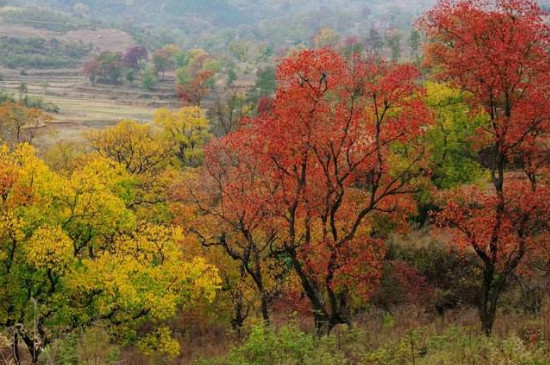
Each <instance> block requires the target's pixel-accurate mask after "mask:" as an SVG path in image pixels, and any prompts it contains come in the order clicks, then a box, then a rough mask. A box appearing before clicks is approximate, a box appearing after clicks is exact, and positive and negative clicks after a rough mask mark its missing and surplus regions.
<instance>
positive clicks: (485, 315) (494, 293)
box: [479, 265, 506, 336]
mask: <svg viewBox="0 0 550 365" xmlns="http://www.w3.org/2000/svg"><path fill="white" fill-rule="evenodd" d="M505 282H506V276H504V274H500V275H499V274H497V273H495V269H494V266H492V265H489V266H486V267H485V269H484V270H483V285H482V287H481V303H480V306H479V317H480V320H481V330H482V331H483V333H484V334H485V335H487V336H490V335H491V333H492V331H493V325H494V322H495V317H496V312H497V305H498V299H499V297H500V294H501V292H502V289H503V288H504V284H505Z"/></svg>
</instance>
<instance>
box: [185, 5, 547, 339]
mask: <svg viewBox="0 0 550 365" xmlns="http://www.w3.org/2000/svg"><path fill="white" fill-rule="evenodd" d="M418 25H419V27H420V28H421V29H422V30H423V31H424V32H425V33H426V35H427V37H428V43H427V46H426V47H427V48H426V49H427V56H426V57H427V58H426V61H427V62H426V65H427V66H431V69H432V72H431V73H430V75H429V76H430V77H431V78H433V79H434V80H438V81H440V82H441V81H443V82H445V83H447V84H439V85H438V84H431V88H432V90H435V92H436V94H435V95H433V96H432V98H428V100H426V98H425V97H424V95H425V93H426V89H425V87H423V86H420V84H419V76H420V75H419V73H418V71H417V70H416V69H415V67H413V66H410V65H397V64H392V63H386V62H385V61H382V60H380V59H377V58H374V59H362V58H360V57H358V56H357V55H356V56H355V57H353V58H352V59H350V60H346V59H345V58H343V57H341V56H340V55H338V54H337V53H335V52H334V51H331V50H329V49H320V50H315V51H311V50H304V51H300V52H297V53H296V54H294V55H292V56H290V57H289V58H287V59H285V60H283V61H282V62H281V63H280V65H279V67H278V72H277V80H278V89H277V93H276V96H275V97H274V99H273V100H272V102H271V104H270V106H269V108H268V109H267V110H266V111H265V112H264V113H260V114H259V115H258V116H257V117H255V118H254V119H252V120H250V121H248V122H247V123H246V124H245V125H244V126H243V127H242V128H240V129H239V130H237V131H235V132H232V133H230V134H228V135H227V136H225V137H223V138H221V139H218V140H216V141H214V142H212V143H211V144H210V145H209V146H208V148H207V150H206V159H205V164H204V167H203V168H202V169H201V172H200V175H199V177H198V179H197V182H196V183H195V184H193V185H191V188H190V189H188V190H186V193H182V194H183V196H182V197H181V199H183V200H185V201H188V202H192V203H193V204H195V206H196V207H197V209H198V213H197V214H198V216H199V217H200V219H199V221H198V222H197V223H196V224H197V226H196V227H197V228H195V232H196V234H197V235H198V237H199V238H200V240H201V241H202V244H203V245H204V246H206V247H211V246H218V247H221V248H222V251H224V252H225V253H226V254H227V255H228V256H229V257H231V258H232V259H233V260H234V263H236V264H237V268H234V269H235V270H236V272H240V273H241V274H240V276H234V280H237V282H239V280H245V279H244V277H245V276H248V277H249V279H250V280H251V283H252V284H253V287H254V288H255V291H256V292H257V295H258V298H259V301H260V309H261V313H262V316H263V318H264V320H265V321H267V322H269V320H270V309H269V308H270V305H271V303H273V302H274V301H275V297H276V296H277V294H280V293H281V292H283V293H285V294H286V295H287V296H290V298H291V303H292V304H294V305H297V306H299V304H300V302H303V301H304V300H306V301H307V304H308V308H309V311H310V312H311V313H312V315H313V317H314V319H315V325H316V328H317V331H318V332H319V333H328V332H330V330H331V329H332V328H333V327H334V326H335V325H337V324H340V323H345V324H351V323H352V319H353V316H354V313H356V311H358V310H360V308H361V305H358V303H366V302H367V301H368V300H369V297H370V296H371V295H372V293H373V291H374V290H375V288H376V286H377V284H378V282H379V279H380V276H381V268H382V263H383V259H384V249H383V247H384V246H383V244H382V243H383V240H384V239H385V238H386V237H387V235H388V233H389V232H390V231H392V230H395V229H398V228H399V227H404V225H405V226H406V223H407V222H408V220H409V219H410V217H411V216H413V215H414V214H415V210H416V207H417V206H418V204H419V203H421V204H422V199H428V201H429V203H430V205H432V209H431V211H432V214H431V216H432V219H433V221H434V222H435V223H437V224H439V225H441V226H442V227H446V228H447V229H449V230H450V231H451V232H452V234H453V237H454V238H453V240H452V243H453V244H455V245H456V246H458V247H460V248H463V249H464V248H466V249H468V250H473V251H474V252H475V253H476V254H477V256H478V258H479V260H480V264H481V268H482V273H483V274H482V278H481V284H480V294H479V297H480V305H479V314H480V320H481V323H482V328H483V331H484V332H485V333H487V334H489V333H491V330H492V326H493V323H494V319H495V315H496V313H497V307H498V301H499V297H500V294H501V293H502V291H503V289H504V287H505V285H506V283H507V282H508V281H509V280H510V278H511V277H512V275H514V273H516V272H517V269H518V267H519V266H520V265H521V264H522V263H524V262H526V261H528V262H531V263H533V262H537V261H539V262H540V261H544V260H545V257H546V256H545V255H543V254H545V253H546V250H547V243H548V242H547V237H548V223H549V219H550V211H549V210H548V209H549V205H548V196H549V195H548V194H549V193H550V191H549V190H548V185H547V181H548V180H547V179H548V176H547V173H546V171H547V158H548V144H547V140H546V139H547V136H548V130H549V124H548V123H549V120H550V119H549V117H550V115H549V114H548V112H549V110H548V105H549V104H548V101H549V100H548V98H549V96H550V93H549V92H548V91H549V90H548V80H547V78H548V77H549V75H550V70H549V69H548V64H549V63H548V61H549V59H548V52H547V50H548V46H549V45H548V42H549V40H550V31H549V29H548V27H547V26H546V25H545V23H544V21H543V12H541V10H540V9H539V8H538V6H537V5H536V4H535V3H533V2H531V1H529V0H499V1H496V2H495V3H494V4H493V3H492V4H490V5H487V4H485V3H484V2H481V1H477V0H467V1H461V2H457V3H451V2H442V3H440V4H439V5H437V6H436V7H435V8H434V9H433V10H432V11H430V12H428V13H427V14H426V15H425V16H424V17H422V18H421V19H420V20H419V23H418ZM428 85H430V84H428ZM445 85H448V86H445ZM469 105H471V107H470V106H469ZM430 106H431V107H432V110H430V108H429V107H430ZM430 141H431V142H430ZM470 172H473V174H472V175H470V176H468V174H469V173H470ZM487 176H488V177H489V179H488V180H489V181H488V182H487V181H486V180H485V177H487ZM475 177H480V180H478V181H477V183H474V182H475V181H473V180H474V179H475ZM438 188H439V189H438ZM445 188H447V189H445ZM448 188H450V189H448ZM425 203H426V201H424V204H425ZM281 278H285V279H284V280H280V279H281ZM234 287H235V288H239V285H237V284H235V285H234ZM293 293H294V294H295V295H296V296H295V297H293V295H292V294H293ZM233 295H234V296H235V297H236V298H242V296H243V293H234V294H233ZM292 297H293V299H292ZM287 298H288V297H287ZM241 302H242V299H239V300H236V303H237V304H239V305H240V303H241ZM242 313H243V310H242V308H241V307H237V308H236V310H235V315H234V320H235V321H236V322H240V321H242V317H243V315H242Z"/></svg>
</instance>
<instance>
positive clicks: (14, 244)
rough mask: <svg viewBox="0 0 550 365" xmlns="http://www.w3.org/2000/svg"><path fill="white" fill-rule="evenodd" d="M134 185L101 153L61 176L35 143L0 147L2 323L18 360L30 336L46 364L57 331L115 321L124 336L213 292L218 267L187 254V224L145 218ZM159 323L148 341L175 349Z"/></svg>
mask: <svg viewBox="0 0 550 365" xmlns="http://www.w3.org/2000/svg"><path fill="white" fill-rule="evenodd" d="M135 189H136V183H135V177H134V176H133V175H132V174H130V173H129V172H128V170H127V168H126V166H124V165H123V164H122V163H121V162H117V161H114V160H113V159H110V158H106V157H102V156H100V155H98V154H91V155H89V156H87V157H86V158H82V159H81V160H79V165H78V166H76V167H75V168H74V170H73V171H71V172H70V173H67V174H65V175H62V174H59V173H56V172H54V171H52V170H51V169H50V168H48V166H47V165H46V164H45V163H44V162H43V161H42V160H40V159H39V158H38V157H36V154H35V152H34V149H33V148H32V147H30V146H29V145H27V144H22V145H18V146H16V147H14V148H12V149H10V148H8V147H7V146H3V147H0V328H1V329H2V330H4V331H6V332H8V333H9V334H10V335H11V337H12V343H13V345H14V353H15V354H16V361H18V359H19V354H18V344H19V343H21V342H23V343H24V344H25V345H26V347H27V348H28V350H29V354H30V356H31V358H32V361H33V362H37V361H38V357H39V355H40V353H41V352H42V351H43V349H44V348H46V347H47V346H48V344H49V343H50V342H51V341H52V340H53V339H55V337H56V335H57V334H63V333H68V332H71V331H72V330H74V329H76V328H82V327H86V326H90V325H92V324H94V323H95V322H97V321H106V322H108V323H109V324H110V325H111V326H110V328H112V331H114V332H115V331H116V332H117V335H118V337H119V338H120V337H122V336H125V335H126V336H127V335H128V334H132V333H135V332H134V330H135V329H136V328H137V326H139V325H140V324H141V323H143V322H145V321H148V323H153V324H154V323H155V321H163V320H166V319H167V318H170V317H172V316H174V315H175V314H176V312H177V310H178V309H180V308H182V307H186V306H189V305H192V304H193V302H194V301H195V300H198V298H201V300H212V299H213V297H214V295H215V292H216V289H217V288H218V285H219V278H218V273H217V270H216V269H215V267H213V266H211V265H209V264H207V263H206V262H205V261H204V260H203V259H200V258H196V259H186V254H185V252H184V251H183V250H182V246H181V244H180V242H181V241H182V240H183V238H184V237H183V233H182V232H181V230H180V229H178V228H176V227H173V226H171V225H168V224H154V223H143V222H142V221H141V220H140V217H139V216H137V215H136V213H135V211H134V210H132V209H131V204H132V202H133V200H134V196H135V191H134V190H135ZM204 298H205V299H204ZM159 328H160V329H159V330H158V331H153V334H152V336H153V337H151V338H155V336H156V338H157V340H158V339H161V340H162V341H160V340H159V341H157V342H154V341H153V342H151V341H147V340H144V341H145V342H144V343H149V344H154V343H157V344H158V348H157V349H156V350H158V351H165V352H167V353H168V354H169V355H176V354H177V352H178V351H177V348H176V346H175V343H174V342H169V341H168V340H167V339H166V337H167V333H169V332H167V331H166V330H164V329H162V327H159ZM159 331H160V332H159ZM155 333H156V334H155ZM159 333H160V335H159ZM147 336H148V335H146V337H147ZM147 338H150V337H147Z"/></svg>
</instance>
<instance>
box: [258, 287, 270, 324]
mask: <svg viewBox="0 0 550 365" xmlns="http://www.w3.org/2000/svg"><path fill="white" fill-rule="evenodd" d="M260 306H261V311H262V318H263V320H264V322H265V324H266V325H269V322H270V321H269V293H267V292H266V291H265V290H264V291H263V292H262V298H261V304H260Z"/></svg>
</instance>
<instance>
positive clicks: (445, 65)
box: [420, 0, 550, 333]
mask: <svg viewBox="0 0 550 365" xmlns="http://www.w3.org/2000/svg"><path fill="white" fill-rule="evenodd" d="M543 16H544V13H543V12H542V11H541V10H540V8H539V7H538V6H537V5H536V4H535V3H534V2H532V1H528V0H498V1H495V2H494V3H493V2H490V3H486V2H483V1H475V0H469V1H460V2H456V3H455V2H448V1H444V2H441V3H439V4H438V5H437V6H436V7H435V8H434V9H433V10H431V11H430V12H428V13H427V14H426V15H425V16H424V17H423V18H422V19H421V20H420V25H421V27H422V28H423V29H424V31H425V32H426V33H427V35H428V37H429V38H430V43H428V45H427V46H426V47H427V55H428V61H429V63H430V64H433V65H434V66H436V74H437V77H439V78H441V79H445V80H448V81H450V82H452V83H453V84H454V85H456V86H457V87H459V88H461V89H462V90H464V91H467V92H469V93H471V94H472V95H473V97H474V101H475V103H476V105H477V106H478V107H479V108H480V110H481V111H482V112H483V113H484V114H485V115H486V116H487V118H488V119H489V122H490V123H489V125H488V126H486V127H483V128H480V129H479V130H478V133H477V136H476V145H477V147H478V148H480V149H484V150H485V151H487V153H488V156H489V157H488V159H487V166H486V167H487V168H488V170H489V172H490V175H491V185H492V186H491V188H490V189H485V188H481V189H480V188H475V187H463V188H460V189H457V191H456V192H454V193H451V194H450V195H445V200H448V201H449V203H448V204H447V205H446V207H445V208H444V209H443V211H442V212H441V213H440V214H438V216H437V217H438V220H439V221H440V222H441V223H444V224H449V225H450V226H451V227H453V228H454V230H455V232H457V235H458V239H457V243H458V244H460V245H465V244H467V245H469V246H470V247H472V248H473V249H474V250H475V252H476V253H477V254H478V256H479V258H480V259H481V261H482V263H483V267H484V277H483V284H482V289H481V297H482V299H481V304H480V317H481V321H482V323H483V329H484V331H485V332H486V333H490V331H491V328H492V325H493V322H494V318H495V314H496V307H497V302H498V299H499V295H500V293H501V292H502V290H503V287H504V285H505V283H506V281H508V280H509V279H510V277H511V275H512V274H513V273H514V271H515V270H516V269H517V268H518V266H519V265H520V264H521V263H522V261H524V259H525V256H526V255H528V254H535V253H536V252H537V251H539V252H540V250H541V249H542V248H543V247H544V246H545V243H546V239H545V236H546V234H545V233H544V230H543V229H542V227H545V226H546V225H547V224H548V217H549V216H548V206H547V203H546V200H547V198H545V197H547V196H548V187H547V186H546V183H545V177H544V175H545V168H544V165H545V163H544V161H545V159H546V157H547V156H548V148H547V142H548V141H547V134H548V128H549V126H550V125H549V122H550V104H549V96H550V94H549V91H550V89H549V82H548V81H549V76H550V68H549V65H550V63H549V61H550V59H549V56H548V46H549V44H550V43H549V42H550V29H549V28H548V27H547V25H546V24H545V23H544V21H543ZM514 165H516V166H519V167H520V169H521V170H522V171H523V176H515V174H514V173H512V172H511V171H509V169H510V168H511V167H512V166H514Z"/></svg>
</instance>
